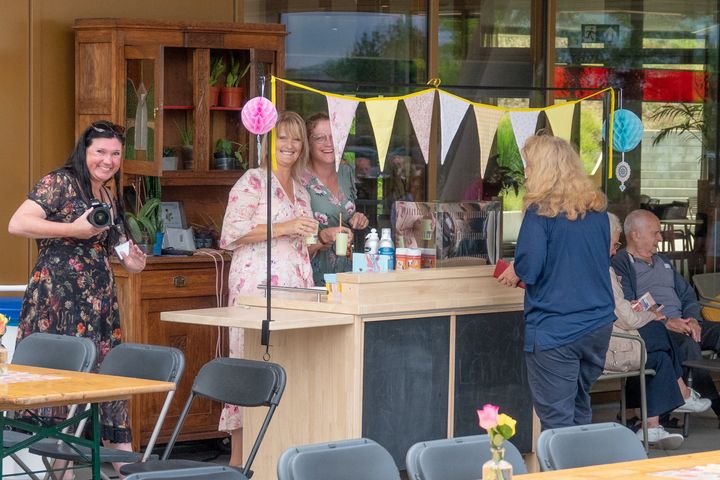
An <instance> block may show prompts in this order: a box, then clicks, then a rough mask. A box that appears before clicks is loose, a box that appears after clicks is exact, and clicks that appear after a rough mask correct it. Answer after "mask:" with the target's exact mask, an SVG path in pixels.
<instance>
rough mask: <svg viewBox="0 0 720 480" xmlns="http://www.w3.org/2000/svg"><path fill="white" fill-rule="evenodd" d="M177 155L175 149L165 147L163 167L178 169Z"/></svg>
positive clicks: (165, 168)
mask: <svg viewBox="0 0 720 480" xmlns="http://www.w3.org/2000/svg"><path fill="white" fill-rule="evenodd" d="M177 163H178V159H177V155H176V154H175V150H173V149H172V148H170V147H163V152H162V169H163V170H177Z"/></svg>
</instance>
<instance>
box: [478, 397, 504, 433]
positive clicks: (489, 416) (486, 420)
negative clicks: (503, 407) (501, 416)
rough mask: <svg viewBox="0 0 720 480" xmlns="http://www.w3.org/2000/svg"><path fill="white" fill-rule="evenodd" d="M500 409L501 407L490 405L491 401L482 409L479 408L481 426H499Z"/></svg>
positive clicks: (487, 428) (486, 428) (488, 427)
mask: <svg viewBox="0 0 720 480" xmlns="http://www.w3.org/2000/svg"><path fill="white" fill-rule="evenodd" d="M498 410H500V407H497V406H495V405H490V404H489V403H488V404H485V405H484V406H483V408H482V410H480V409H478V410H477V415H478V420H479V422H480V427H482V428H484V429H485V430H490V429H491V428H495V427H497V422H498Z"/></svg>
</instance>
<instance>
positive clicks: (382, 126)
mask: <svg viewBox="0 0 720 480" xmlns="http://www.w3.org/2000/svg"><path fill="white" fill-rule="evenodd" d="M397 104H398V101H397V100H385V99H382V98H378V99H372V100H370V99H368V101H366V102H365V106H366V107H367V111H368V116H369V117H370V123H371V124H372V128H373V133H374V134H375V146H377V151H378V162H380V171H383V170H384V168H385V157H386V156H387V151H388V145H390V136H391V135H392V130H393V125H394V124H395V111H396V110H397Z"/></svg>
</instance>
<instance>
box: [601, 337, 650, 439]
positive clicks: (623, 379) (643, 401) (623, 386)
mask: <svg viewBox="0 0 720 480" xmlns="http://www.w3.org/2000/svg"><path fill="white" fill-rule="evenodd" d="M612 336H613V337H618V338H625V339H628V340H632V341H634V342H638V343H639V344H640V369H639V370H630V371H627V372H609V371H605V372H603V374H602V375H601V376H600V378H598V381H600V380H620V420H621V421H622V424H623V425H626V424H627V415H626V413H625V411H626V410H627V407H626V405H627V379H628V378H630V377H638V379H639V382H640V425H641V428H642V431H643V446H644V447H645V451H646V452H647V451H648V449H649V448H650V444H649V443H648V426H647V393H646V390H645V376H646V375H653V376H654V375H655V370H653V369H651V368H645V362H647V349H646V348H645V340H643V339H642V337H641V336H639V335H630V334H627V333H619V332H613V333H612Z"/></svg>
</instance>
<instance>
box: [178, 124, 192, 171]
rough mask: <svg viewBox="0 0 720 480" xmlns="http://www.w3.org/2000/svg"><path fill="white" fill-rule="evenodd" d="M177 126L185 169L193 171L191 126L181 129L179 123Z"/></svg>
mask: <svg viewBox="0 0 720 480" xmlns="http://www.w3.org/2000/svg"><path fill="white" fill-rule="evenodd" d="M175 126H176V127H177V129H178V132H180V143H181V147H180V149H181V151H182V161H183V168H184V169H186V170H190V169H192V164H193V130H192V127H191V126H187V124H186V126H185V127H181V126H180V124H179V123H177V122H175Z"/></svg>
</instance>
